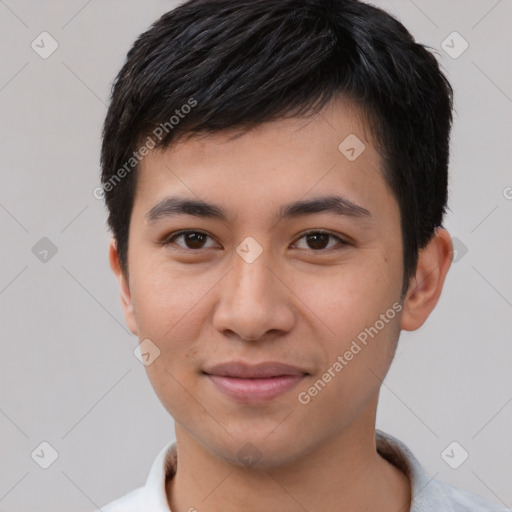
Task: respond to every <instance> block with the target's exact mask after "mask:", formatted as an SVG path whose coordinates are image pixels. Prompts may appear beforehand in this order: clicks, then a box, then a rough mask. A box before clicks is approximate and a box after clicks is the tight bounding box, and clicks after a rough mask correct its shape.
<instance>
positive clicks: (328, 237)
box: [295, 231, 345, 251]
mask: <svg viewBox="0 0 512 512" xmlns="http://www.w3.org/2000/svg"><path fill="white" fill-rule="evenodd" d="M301 240H304V241H305V244H304V243H302V247H301V243H300V241H301ZM337 244H339V245H341V246H343V245H345V242H344V241H343V240H342V239H341V238H339V237H337V236H335V235H333V234H331V233H326V232H324V231H311V232H310V233H306V234H305V235H302V237H301V238H299V241H298V242H297V243H296V244H295V246H296V247H297V248H298V249H312V250H314V251H321V250H323V249H330V248H332V247H334V246H336V245H337Z"/></svg>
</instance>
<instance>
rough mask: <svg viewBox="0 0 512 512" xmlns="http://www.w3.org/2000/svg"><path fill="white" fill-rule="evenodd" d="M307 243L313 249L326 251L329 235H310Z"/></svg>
mask: <svg viewBox="0 0 512 512" xmlns="http://www.w3.org/2000/svg"><path fill="white" fill-rule="evenodd" d="M307 241H308V245H309V247H311V249H325V247H327V244H328V243H329V235H325V234H322V233H317V234H314V235H308V236H307Z"/></svg>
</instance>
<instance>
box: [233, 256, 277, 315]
mask: <svg viewBox="0 0 512 512" xmlns="http://www.w3.org/2000/svg"><path fill="white" fill-rule="evenodd" d="M269 256H270V254H269V251H268V250H266V251H265V252H264V253H263V252H262V253H261V254H260V255H259V256H258V257H256V258H255V259H254V260H252V259H245V258H244V256H243V255H242V256H240V255H239V254H237V255H236V257H235V258H234V269H233V272H232V279H233V287H232V290H233V302H236V303H237V304H238V305H239V306H242V307H243V306H245V305H247V306H248V307H251V308H257V307H258V306H259V307H260V308H261V309H264V308H265V307H268V306H269V303H272V302H274V301H275V299H276V297H275V293H276V290H274V287H275V286H274V285H275V283H272V282H271V281H272V280H273V279H274V276H273V275H272V272H271V270H270V268H269V267H270V263H271V261H270V257H269Z"/></svg>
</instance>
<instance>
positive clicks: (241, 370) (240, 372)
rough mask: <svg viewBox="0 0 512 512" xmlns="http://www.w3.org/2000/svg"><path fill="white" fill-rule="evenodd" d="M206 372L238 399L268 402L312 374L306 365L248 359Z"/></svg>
mask: <svg viewBox="0 0 512 512" xmlns="http://www.w3.org/2000/svg"><path fill="white" fill-rule="evenodd" d="M203 374H204V375H205V376H206V377H207V378H208V379H209V380H210V381H211V382H212V383H213V384H214V386H215V388H216V389H217V390H219V391H220V392H222V393H223V394H224V395H226V396H228V397H229V398H231V399H234V400H235V401H237V402H241V403H251V402H266V401H269V400H272V399H274V398H277V397H278V396H281V395H283V394H284V393H286V392H288V391H290V390H291V389H293V388H294V387H295V386H297V384H298V383H299V382H301V381H302V380H303V379H304V378H305V377H306V376H308V375H309V373H308V372H307V371H305V370H304V369H301V368H298V367H295V366H290V365H287V364H283V363H277V362H269V363H260V364H257V365H250V364H247V363H244V362H230V363H223V364H220V365H216V366H214V367H211V368H209V369H207V370H206V371H204V372H203Z"/></svg>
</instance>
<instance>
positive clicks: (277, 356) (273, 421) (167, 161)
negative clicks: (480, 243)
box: [110, 98, 453, 512]
mask: <svg viewBox="0 0 512 512" xmlns="http://www.w3.org/2000/svg"><path fill="white" fill-rule="evenodd" d="M358 114H359V113H358V111H357V109H356V108H355V107H354V106H352V105H351V104H350V103H349V102H348V101H346V100H343V99H341V98H339V99H337V100H336V101H333V102H332V103H331V104H329V105H328V106H327V107H326V108H324V109H323V111H321V112H320V114H319V115H316V116H314V117H311V118H309V119H304V118H302V119H298V118H293V119H281V120H278V121H273V122H271V123H265V124H263V125H259V126H258V127H257V128H254V129H252V130H250V131H246V132H241V134H240V133H238V135H240V136H239V137H237V138H233V135H234V134H235V132H232V133H231V132H229V133H228V132H222V133H217V134H213V135H208V136H202V137H191V138H187V139H183V140H181V141H179V142H178V144H176V145H175V146H173V147H172V148H169V149H167V150H166V151H163V152H160V151H155V150H153V151H152V152H151V153H150V154H149V155H148V156H147V157H146V158H145V159H144V160H143V161H142V163H141V167H140V174H139V182H138V185H137V192H136V197H135V202H134V206H133V211H132V215H131V221H130V232H129V249H128V273H129V278H128V276H126V275H125V274H124V273H123V271H122V270H121V265H120V262H119V258H118V254H117V250H116V243H115V240H112V243H111V246H110V263H111V267H112V270H113V271H114V273H115V274H116V276H117V278H118V280H119V284H120V289H121V301H122V306H123V309H124V313H125V318H126V321H127V324H128V326H129V327H130V329H131V331H132V332H133V333H134V334H136V335H137V336H138V337H139V339H140V340H143V339H146V338H149V339H150V340H152V342H153V343H155V344H156V345H157V346H158V347H159V349H160V350H161V354H160V357H158V359H156V360H155V362H154V363H152V364H151V365H149V366H148V367H147V372H148V377H149V379H150V381H151V384H152V386H153V388H154V389H155V392H156V393H157V395H158V397H159V399H160V400H161V402H162V404H163V405H164V406H165V407H166V409H167V410H168V411H169V413H170V414H171V415H172V417H173V418H174V420H175V423H176V438H177V446H178V460H179V464H178V470H177V474H176V475H175V477H174V478H173V479H171V480H169V481H168V482H167V486H166V490H167V497H168V502H169V504H170V507H171V509H172V510H173V512H185V511H187V510H189V509H190V508H191V507H195V508H196V509H197V510H199V512H203V511H204V512H213V511H215V512H217V511H223V512H230V511H239V510H242V509H244V510H245V509H248V510H251V511H254V512H260V511H261V512H267V511H268V510H281V511H286V512H296V511H304V510H308V511H315V510H351V511H353V512H357V511H365V510H381V511H384V512H386V511H390V512H391V511H392V512H398V511H399V510H409V506H410V500H411V496H410V483H409V481H408V479H407V477H406V476H405V475H404V474H403V473H402V472H401V471H399V470H398V469H397V468H395V467H394V466H392V465H391V464H390V463H389V462H387V461H386V460H385V459H383V458H382V457H381V456H380V455H379V454H378V453H377V452H376V445H375V417H376V409H377V402H378V395H379V389H380V385H381V381H382V379H384V377H385V375H386V373H387V371H388V369H389V366H390V364H391V362H392V359H393V356H394V353H395V349H396V344H397V342H398V337H399V333H400V330H401V329H405V330H414V329H418V328H419V327H420V326H421V325H422V324H423V323H424V322H425V320H426V319H427V317H428V316H429V314H430V312H431V311H432V310H433V309H434V307H435V305H436V303H437V301H438V299H439V296H440V294H441V290H442V287H443V283H444V279H445V276H446V273H447V272H448V269H449V267H450V263H451V259H452V254H453V249H452V245H451V238H450V235H449V234H448V233H447V232H446V231H445V230H444V229H441V228H438V229H437V230H436V233H435V235H434V237H433V238H432V240H431V241H430V243H429V244H428V246H427V247H426V248H425V249H423V250H422V251H421V252H420V255H419V262H418V267H417V271H416V275H415V276H414V277H413V278H412V279H411V281H410V286H409V289H408V292H407V294H406V296H405V297H401V294H400V291H401V287H402V275H403V262H402V238H401V230H400V211H399V208H398V204H397V201H396V199H395V198H394V196H393V194H392V192H391V191H390V189H389V188H388V186H387V184H386V182H385V181H384V179H383V177H382V173H381V172H380V169H381V159H380V156H379V154H378V153H377V151H376V149H375V148H374V145H373V143H372V141H371V138H370V136H369V134H368V133H367V132H368V130H367V129H366V128H365V123H364V121H363V118H362V117H361V116H360V115H358ZM349 134H355V135H356V136H357V137H358V138H359V139H360V140H361V141H363V143H364V144H365V146H366V149H365V150H364V151H363V153H362V154H361V155H360V156H359V157H358V158H357V159H356V160H354V161H349V160H348V159H347V158H346V157H345V156H344V155H343V154H342V153H341V152H340V151H339V150H338V146H339V144H340V143H341V142H342V141H343V140H344V139H345V138H346V137H347V136H348V135H349ZM333 194H336V195H340V196H343V197H345V198H347V199H349V200H350V201H352V202H353V203H356V204H357V205H359V206H361V207H363V208H365V209H367V210H368V211H369V212H370V214H371V215H370V216H365V217H364V218H359V217H350V216H347V215H339V214H336V213H332V212H320V213H315V214H309V215H302V216H299V217H296V218H290V219H281V220H279V219H278V216H277V213H278V210H279V208H280V207H282V206H283V205H286V204H288V203H291V202H294V201H299V200H307V199H313V198H318V197H322V196H329V195H333ZM169 196H180V197H184V198H190V199H201V200H204V201H207V202H209V203H214V204H215V205H217V206H219V207H221V208H223V209H224V210H226V212H227V219H226V220H225V221H223V220H219V219H215V218H201V217H197V216H194V215H190V214H186V215H183V214H182V215H175V216H167V217H165V218H160V219H159V220H157V221H154V222H150V221H149V220H148V217H147V214H148V212H149V211H150V210H151V209H152V208H153V207H154V206H155V205H156V204H157V203H159V202H160V201H161V200H163V199H164V198H166V197H169ZM183 229H191V230H199V231H200V232H203V233H206V234H207V235H208V236H207V237H205V238H203V239H202V240H203V242H202V243H204V247H203V248H201V249H197V248H194V247H198V245H197V244H196V245H192V248H188V247H187V241H186V239H185V238H184V237H181V238H177V239H174V241H173V242H170V243H169V244H168V245H162V244H161V243H160V242H162V240H165V239H167V240H169V238H170V237H169V235H172V234H174V233H176V232H178V231H180V230H183ZM317 230H324V231H329V232H330V233H331V234H332V235H334V237H326V238H322V237H320V240H323V241H324V245H327V247H326V248H321V247H322V246H321V247H320V249H319V248H318V242H317V245H315V239H311V237H310V238H307V237H305V236H304V232H306V231H307V232H315V231H317ZM246 237H253V238H254V239H255V240H256V241H257V242H258V244H259V245H260V246H261V248H262V253H261V254H260V255H259V257H258V258H257V259H256V260H255V261H254V262H252V263H247V262H246V261H244V259H242V258H241V257H240V256H239V254H237V252H236V248H237V246H238V245H239V244H240V243H241V242H242V241H243V240H244V239H245V238H246ZM336 237H339V238H340V239H341V240H344V241H345V242H346V243H340V241H339V240H338V239H337V238H336ZM199 239H200V240H201V238H200V237H199ZM196 240H197V236H196ZM317 240H318V238H317ZM189 246H190V244H189ZM199 246H200V244H199ZM312 247H313V248H312ZM393 304H401V305H402V310H401V311H400V312H399V313H398V314H396V316H394V318H393V319H391V320H389V322H387V323H386V324H385V327H384V328H382V329H381V330H380V331H379V332H378V335H376V336H375V337H374V338H373V339H371V340H370V341H369V342H368V344H367V345H366V346H364V348H363V349H362V350H361V351H360V352H359V353H358V354H357V355H356V356H354V358H353V359H352V360H351V361H349V362H348V364H347V365H346V366H345V367H344V368H343V370H342V371H341V372H340V373H338V374H336V376H335V377H334V378H332V380H331V381H330V382H329V383H328V384H327V385H326V386H325V388H323V389H322V390H321V392H319V393H318V394H317V395H316V396H315V397H314V398H313V399H312V400H311V401H310V402H309V403H308V404H306V405H304V404H301V403H300V402H299V401H298V399H297V395H298V393H299V392H301V391H304V390H306V391H307V390H308V388H310V387H311V386H312V385H313V384H314V383H315V382H316V381H317V380H318V379H319V378H321V377H322V374H324V373H325V372H326V371H327V369H328V368H329V367H332V365H333V363H334V362H335V361H336V360H337V357H338V356H339V355H343V354H344V353H345V352H346V351H347V350H348V349H349V347H350V345H351V343H352V341H353V340H354V339H356V338H357V336H358V334H359V333H361V332H362V331H364V329H365V328H366V327H369V326H373V325H374V324H375V323H376V321H377V320H378V319H379V318H380V315H381V314H384V313H386V311H387V310H388V309H390V308H391V307H392V305H393ZM234 360H243V361H247V362H250V363H254V364H256V363H259V362H264V361H279V362H284V363H287V364H291V365H294V366H298V367H301V368H303V369H305V370H306V371H307V372H308V374H309V375H307V376H306V377H305V378H304V379H303V381H302V382H300V383H299V385H298V386H297V387H296V388H294V389H292V390H291V391H288V392H286V393H285V394H283V395H280V396H278V397H277V398H274V399H272V400H270V401H267V402H265V403H241V402H238V401H236V400H234V399H231V398H229V397H227V396H226V395H224V394H223V393H221V392H220V391H219V390H218V389H217V388H216V387H215V386H214V385H213V384H212V383H211V382H210V381H209V379H208V378H207V377H206V376H205V375H203V374H202V371H203V370H204V369H205V367H206V366H209V365H212V364H218V363H221V362H226V361H234ZM247 443H252V444H253V445H255V446H256V447H257V450H258V453H259V454H260V456H261V458H260V459H259V461H258V462H257V463H256V464H255V465H254V466H252V467H247V466H245V465H244V463H243V462H242V461H241V460H240V459H239V458H238V456H237V452H238V451H239V450H240V449H241V448H242V447H243V446H244V445H246V444H247Z"/></svg>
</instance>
